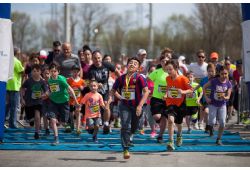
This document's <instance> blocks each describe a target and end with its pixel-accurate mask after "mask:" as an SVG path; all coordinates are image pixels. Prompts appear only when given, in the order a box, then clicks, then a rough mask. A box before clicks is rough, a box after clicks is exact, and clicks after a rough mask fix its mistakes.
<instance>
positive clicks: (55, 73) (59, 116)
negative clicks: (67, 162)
mask: <svg viewBox="0 0 250 170" xmlns="http://www.w3.org/2000/svg"><path fill="white" fill-rule="evenodd" d="M49 70H50V76H51V77H50V79H49V81H48V82H49V88H50V96H49V98H50V106H49V109H50V112H49V114H48V118H49V119H50V120H51V125H52V128H53V131H54V136H55V140H54V142H53V143H52V145H57V144H59V139H58V129H57V125H56V123H57V120H59V121H60V122H62V123H63V125H65V131H66V132H68V131H71V128H70V126H66V123H67V122H68V118H69V103H68V102H69V93H70V95H71V96H73V98H74V100H75V102H76V105H79V103H78V101H77V98H76V96H75V93H74V90H73V89H72V88H71V87H70V86H69V84H68V83H67V80H66V78H65V77H63V76H61V75H59V66H58V65H57V64H56V63H52V64H51V65H50V66H49Z"/></svg>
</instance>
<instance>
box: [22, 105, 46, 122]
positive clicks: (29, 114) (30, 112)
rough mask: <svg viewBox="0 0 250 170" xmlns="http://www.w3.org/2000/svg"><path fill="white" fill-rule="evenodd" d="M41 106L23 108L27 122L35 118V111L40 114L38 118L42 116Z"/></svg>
mask: <svg viewBox="0 0 250 170" xmlns="http://www.w3.org/2000/svg"><path fill="white" fill-rule="evenodd" d="M42 109H43V108H42V105H34V106H26V107H25V113H26V117H27V120H31V119H33V118H34V117H35V111H36V110H37V111H39V112H40V116H41V115H42V111H43V110H42Z"/></svg>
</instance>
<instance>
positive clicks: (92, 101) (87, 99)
mask: <svg viewBox="0 0 250 170" xmlns="http://www.w3.org/2000/svg"><path fill="white" fill-rule="evenodd" d="M90 90H91V91H90V92H89V93H87V94H86V95H85V96H84V97H83V99H82V100H81V103H82V104H85V116H86V126H87V127H88V129H87V130H88V132H89V133H93V137H92V138H93V141H94V142H97V133H98V130H99V126H101V124H102V119H101V107H102V108H103V109H105V104H104V101H103V98H102V95H101V94H100V93H98V92H97V90H98V82H97V81H96V80H91V81H90Z"/></svg>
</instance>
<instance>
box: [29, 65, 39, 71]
mask: <svg viewBox="0 0 250 170" xmlns="http://www.w3.org/2000/svg"><path fill="white" fill-rule="evenodd" d="M34 69H36V70H40V71H41V66H40V65H39V64H34V65H33V66H31V71H32V70H34Z"/></svg>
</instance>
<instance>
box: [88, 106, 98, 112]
mask: <svg viewBox="0 0 250 170" xmlns="http://www.w3.org/2000/svg"><path fill="white" fill-rule="evenodd" d="M90 111H91V113H97V112H100V106H99V105H94V106H90Z"/></svg>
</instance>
